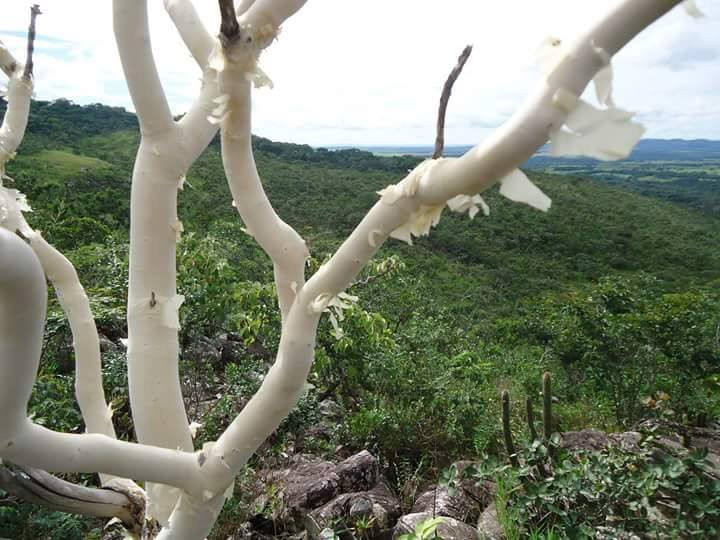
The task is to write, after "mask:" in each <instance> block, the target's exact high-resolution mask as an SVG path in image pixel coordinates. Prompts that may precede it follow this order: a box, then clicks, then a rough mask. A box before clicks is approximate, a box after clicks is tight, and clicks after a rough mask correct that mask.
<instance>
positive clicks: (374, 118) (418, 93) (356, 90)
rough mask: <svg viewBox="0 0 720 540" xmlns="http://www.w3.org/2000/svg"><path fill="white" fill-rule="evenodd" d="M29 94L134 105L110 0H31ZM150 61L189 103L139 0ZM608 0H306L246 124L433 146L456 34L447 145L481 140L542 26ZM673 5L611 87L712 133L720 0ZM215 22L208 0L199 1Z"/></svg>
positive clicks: (525, 85)
mask: <svg viewBox="0 0 720 540" xmlns="http://www.w3.org/2000/svg"><path fill="white" fill-rule="evenodd" d="M38 1H39V2H40V3H41V8H42V10H43V15H42V16H41V17H40V18H39V19H38V34H39V40H38V43H37V54H36V60H35V63H36V91H37V97H38V98H39V99H55V98H59V97H64V98H67V99H70V100H72V101H75V102H76V103H83V104H84V103H96V102H100V103H105V104H109V105H119V106H123V107H127V108H129V109H131V110H132V106H131V103H130V100H129V97H128V94H127V90H126V87H125V83H124V80H123V79H122V75H121V70H120V63H119V59H118V56H117V52H116V50H115V42H114V40H113V37H112V22H111V16H110V13H111V9H110V6H111V2H110V0H38ZM148 1H149V3H150V10H151V23H150V24H151V29H152V39H153V46H154V49H155V52H156V60H157V64H158V66H159V69H160V73H161V78H162V80H163V82H164V84H165V89H166V92H167V94H168V99H169V100H170V103H171V106H172V108H173V110H174V112H176V113H179V112H183V111H184V110H186V109H187V107H188V105H189V103H190V102H191V101H192V100H193V98H194V97H195V95H196V93H197V92H198V90H199V86H200V83H199V76H200V73H199V70H198V69H197V67H196V66H195V64H194V62H193V61H192V60H191V58H190V57H189V54H188V53H187V52H186V51H185V49H184V46H183V44H182V42H181V41H180V40H179V38H178V37H177V35H176V32H175V30H174V28H173V26H172V24H171V23H170V21H169V19H168V17H167V16H166V14H165V12H164V10H163V6H162V4H163V3H162V0H148ZM616 1H617V0H493V1H490V0H442V1H438V0H434V1H430V0H308V3H307V5H306V6H305V7H304V8H303V9H302V10H301V12H300V13H298V14H297V15H296V16H295V17H293V18H292V19H291V20H289V21H288V22H287V23H286V25H285V28H284V29H283V33H282V35H281V37H280V40H279V41H278V42H277V43H275V44H273V46H272V47H271V49H270V50H268V51H267V52H266V53H265V55H264V56H263V58H262V61H261V65H262V67H263V69H264V70H265V71H266V72H267V73H268V74H269V75H270V77H271V78H272V79H273V81H274V83H275V89H274V90H268V89H262V90H259V91H258V92H257V93H256V94H255V96H256V97H255V116H254V132H255V133H256V134H258V135H263V136H266V137H269V138H272V139H274V140H279V141H292V142H302V143H308V144H313V145H333V144H335V145H337V144H355V145H382V144H408V145H412V144H418V145H420V144H431V143H432V142H433V140H434V129H435V128H434V125H435V115H436V108H437V101H438V98H439V95H440V89H441V87H442V84H443V82H444V80H445V78H446V76H447V73H448V72H449V70H450V68H451V67H452V66H453V65H454V63H455V60H456V58H457V55H458V54H459V53H460V51H461V50H462V48H463V47H464V45H466V44H469V43H471V44H473V45H474V47H475V48H474V51H473V55H472V57H471V58H470V61H469V63H468V65H467V66H466V68H465V71H464V72H463V74H462V76H461V78H460V79H459V81H458V83H457V84H456V87H455V91H454V93H453V98H452V100H451V102H450V110H449V113H448V126H447V134H446V139H447V142H448V144H470V143H476V142H478V141H479V140H480V139H481V138H482V137H483V136H484V135H486V134H487V133H488V131H489V130H491V129H492V128H493V127H495V126H497V125H499V124H500V123H501V122H502V121H503V120H504V119H506V118H507V117H508V116H509V115H510V113H511V112H512V111H513V109H514V108H515V107H516V106H517V105H518V104H519V103H520V102H521V100H522V98H523V96H524V95H525V94H526V93H527V92H528V90H529V89H530V88H531V87H532V85H533V84H535V83H536V82H537V80H538V77H539V73H538V70H537V68H536V65H535V64H536V61H535V58H536V54H537V50H538V46H539V44H540V42H541V41H542V40H543V39H544V38H545V37H547V36H549V35H554V36H558V37H561V38H565V39H569V38H571V37H573V36H574V35H575V34H576V33H578V32H579V31H581V30H582V29H583V28H585V27H587V26H588V24H589V22H590V21H592V20H593V19H594V18H596V17H597V16H598V14H600V13H602V12H604V11H605V10H606V9H608V7H609V6H610V5H612V4H614V3H616ZM697 2H698V4H699V6H700V7H701V9H702V10H703V11H704V12H705V13H706V14H707V17H706V18H705V19H701V20H695V19H692V18H690V17H689V16H688V15H687V14H686V13H685V12H684V11H683V10H682V9H676V10H675V11H674V12H672V13H670V14H669V15H668V16H667V17H666V18H665V19H663V20H661V21H660V22H659V23H657V24H656V26H654V27H652V28H650V29H649V30H647V31H646V32H645V33H644V34H642V35H641V36H640V37H639V38H638V39H636V40H635V41H633V42H632V43H631V44H630V45H629V46H628V47H627V49H626V50H624V51H622V52H621V53H620V54H619V55H618V57H617V58H616V60H615V68H616V80H615V88H616V90H615V98H616V101H617V103H618V104H619V105H620V106H622V107H623V108H626V109H630V110H634V111H637V112H638V118H639V119H640V120H641V121H642V122H643V123H645V125H646V126H647V128H648V132H647V134H646V136H647V137H659V138H674V137H679V138H710V139H720V2H718V0H697ZM30 3H31V2H28V1H26V0H2V4H3V6H2V18H0V39H2V40H3V41H4V42H5V43H6V44H7V45H8V46H10V47H11V48H12V49H13V50H14V51H15V52H16V54H17V56H19V57H24V47H25V38H24V34H25V31H26V28H27V23H28V15H29V9H28V7H29V5H30ZM195 4H196V6H197V8H198V10H199V11H200V12H201V14H202V15H203V16H204V18H205V20H206V22H207V24H208V27H209V28H211V29H212V31H213V33H214V32H215V29H216V28H217V27H218V16H217V14H216V11H217V1H216V0H195Z"/></svg>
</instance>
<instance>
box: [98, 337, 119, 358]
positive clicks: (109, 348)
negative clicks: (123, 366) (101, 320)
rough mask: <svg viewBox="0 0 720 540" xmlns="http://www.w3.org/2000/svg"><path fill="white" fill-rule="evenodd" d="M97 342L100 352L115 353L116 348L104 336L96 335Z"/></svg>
mask: <svg viewBox="0 0 720 540" xmlns="http://www.w3.org/2000/svg"><path fill="white" fill-rule="evenodd" d="M98 340H99V341H100V352H102V353H106V352H116V351H117V350H118V346H117V345H116V344H115V343H113V342H112V341H111V340H110V339H109V338H108V337H107V336H105V335H104V334H100V333H98Z"/></svg>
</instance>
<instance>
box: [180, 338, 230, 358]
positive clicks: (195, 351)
mask: <svg viewBox="0 0 720 540" xmlns="http://www.w3.org/2000/svg"><path fill="white" fill-rule="evenodd" d="M185 357H186V358H188V359H190V360H200V361H206V362H210V363H211V364H219V363H220V359H221V358H222V354H221V345H220V342H219V341H218V340H216V339H210V338H209V337H206V336H200V338H199V339H197V340H196V341H194V342H193V343H191V344H190V346H189V347H187V348H186V349H185Z"/></svg>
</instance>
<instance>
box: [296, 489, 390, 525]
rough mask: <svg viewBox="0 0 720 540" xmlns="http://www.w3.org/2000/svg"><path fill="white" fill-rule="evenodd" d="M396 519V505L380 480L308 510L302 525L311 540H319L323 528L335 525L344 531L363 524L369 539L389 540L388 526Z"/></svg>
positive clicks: (388, 490)
mask: <svg viewBox="0 0 720 540" xmlns="http://www.w3.org/2000/svg"><path fill="white" fill-rule="evenodd" d="M399 516H400V502H399V501H398V500H397V498H396V497H395V496H394V495H393V494H392V492H391V491H390V488H389V487H388V485H387V483H386V482H385V480H384V479H381V480H380V481H379V482H378V483H377V485H376V486H375V487H373V488H372V489H370V490H368V491H362V492H357V493H345V494H343V495H339V496H338V497H336V498H334V499H333V500H332V501H330V502H329V503H327V504H325V505H324V506H322V507H321V508H318V509H317V510H314V511H312V512H311V513H310V514H309V515H308V517H307V519H306V521H305V525H306V528H307V530H308V532H309V533H310V536H311V537H312V538H319V536H320V532H321V531H322V530H323V529H325V528H332V527H333V526H336V525H337V524H338V523H340V524H342V525H343V526H344V527H346V528H356V527H357V525H358V522H359V521H363V522H364V523H365V525H366V526H369V530H366V531H365V532H364V534H366V535H367V534H369V533H370V534H371V536H372V538H381V537H383V536H387V537H390V536H391V531H392V527H393V525H394V524H395V521H396V520H397V518H398V517H399Z"/></svg>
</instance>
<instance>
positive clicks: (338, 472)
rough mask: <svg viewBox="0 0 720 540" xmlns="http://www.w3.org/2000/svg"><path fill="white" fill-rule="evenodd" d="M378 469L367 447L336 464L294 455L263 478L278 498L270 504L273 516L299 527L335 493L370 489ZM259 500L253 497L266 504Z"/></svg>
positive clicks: (277, 522) (288, 526)
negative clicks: (286, 465) (279, 467)
mask: <svg viewBox="0 0 720 540" xmlns="http://www.w3.org/2000/svg"><path fill="white" fill-rule="evenodd" d="M378 471H379V467H378V462H377V459H375V457H373V456H372V454H370V452H367V451H362V452H360V453H358V454H355V455H354V456H350V457H349V458H347V459H346V460H345V461H343V462H341V463H339V464H337V465H334V464H332V463H329V462H327V461H311V460H308V459H306V458H303V457H302V456H294V457H293V459H292V461H291V463H290V465H289V466H288V467H286V468H285V469H283V470H280V471H274V472H271V473H270V474H268V475H267V477H266V479H265V482H264V483H265V485H266V486H268V487H270V486H272V491H274V492H276V493H278V494H279V495H278V496H279V497H280V498H281V504H277V505H271V506H274V507H275V508H274V511H273V515H272V519H273V521H274V522H275V525H276V526H277V528H279V529H282V530H292V529H296V528H298V527H301V526H302V523H303V521H304V518H305V516H306V515H307V514H308V513H309V512H310V511H312V510H314V509H316V508H319V507H321V506H323V505H324V504H326V503H328V502H330V501H332V500H333V499H335V498H336V497H337V496H338V495H341V494H346V493H358V492H363V491H368V490H370V489H371V488H372V487H374V486H375V485H376V484H377V483H378V477H379V472H378ZM266 491H268V490H266ZM261 503H262V501H259V500H258V501H256V506H257V507H260V506H268V505H267V504H266V505H262V504H261ZM348 510H349V508H348Z"/></svg>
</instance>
